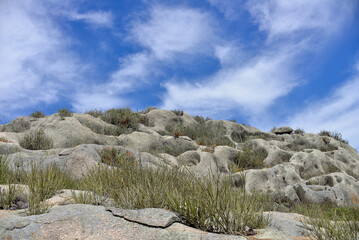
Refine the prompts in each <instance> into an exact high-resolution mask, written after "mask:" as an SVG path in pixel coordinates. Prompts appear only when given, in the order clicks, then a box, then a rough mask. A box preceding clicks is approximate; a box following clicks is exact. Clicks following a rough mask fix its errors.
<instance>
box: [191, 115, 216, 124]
mask: <svg viewBox="0 0 359 240" xmlns="http://www.w3.org/2000/svg"><path fill="white" fill-rule="evenodd" d="M193 119H194V120H196V122H198V123H199V124H205V123H206V122H207V121H209V120H212V119H211V118H209V117H206V118H204V117H202V116H199V115H196V116H194V117H193Z"/></svg>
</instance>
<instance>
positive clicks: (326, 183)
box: [0, 109, 359, 239]
mask: <svg viewBox="0 0 359 240" xmlns="http://www.w3.org/2000/svg"><path fill="white" fill-rule="evenodd" d="M142 115H143V116H144V117H146V119H147V123H146V124H139V126H138V127H137V128H136V129H135V131H133V132H131V133H127V134H121V135H119V136H111V135H105V134H103V133H105V130H104V129H108V128H111V127H113V125H111V124H109V123H107V122H104V121H103V120H101V119H100V118H96V117H93V116H90V115H87V114H76V113H75V114H73V116H71V117H65V118H60V117H59V116H58V114H53V115H51V116H48V117H45V118H33V117H20V118H17V119H15V120H14V121H12V122H11V123H9V124H6V125H0V138H3V139H6V141H0V155H3V156H6V159H7V160H8V161H9V163H10V164H11V165H12V166H14V167H18V166H19V165H20V164H21V165H23V166H25V167H26V166H28V163H31V162H32V161H37V162H41V164H43V165H44V166H46V165H48V164H50V163H56V164H57V165H58V166H60V167H64V168H65V169H67V170H68V171H69V172H70V174H71V175H72V176H73V177H75V178H81V177H82V175H83V174H86V173H87V172H88V171H89V169H91V168H96V167H98V164H99V163H100V164H103V163H101V158H100V156H99V153H98V152H99V150H101V149H102V148H104V147H107V146H111V147H113V148H117V149H121V150H123V151H130V152H133V153H134V154H135V155H136V157H137V160H138V161H140V162H141V164H142V165H143V166H147V167H153V168H158V167H166V168H173V167H178V168H184V167H185V168H187V169H189V170H190V171H191V172H193V173H194V174H196V175H197V176H207V175H208V172H209V171H211V172H212V173H215V174H219V175H221V176H222V175H223V176H225V175H228V174H233V180H234V184H235V185H236V186H241V185H243V181H242V179H241V174H243V173H245V175H246V181H245V188H246V190H247V191H249V192H252V191H262V192H270V193H272V194H273V195H274V196H275V197H276V199H278V201H279V202H288V203H296V202H302V203H326V202H331V203H335V204H337V205H344V204H350V203H352V200H353V196H359V155H358V153H357V151H356V150H355V149H354V148H352V147H351V146H349V145H348V144H346V143H343V142H341V141H338V140H336V139H334V138H332V137H329V136H319V135H317V134H310V133H300V134H295V133H291V132H292V131H293V130H292V129H289V128H288V127H283V128H279V129H276V130H275V131H273V132H262V131H260V130H259V129H257V128H254V127H251V126H245V125H242V124H238V123H234V122H230V121H225V120H208V121H205V122H202V123H201V122H199V121H198V119H197V120H196V119H195V118H193V117H191V116H190V115H188V114H186V113H183V114H178V115H176V114H174V113H173V112H171V111H167V110H158V109H154V110H151V111H149V112H148V113H143V114H142ZM203 126H204V127H205V128H207V129H212V130H211V131H212V132H215V133H216V134H217V135H218V136H217V135H216V137H218V139H220V140H219V141H218V142H219V143H220V144H221V143H225V145H220V144H206V143H205V142H203V141H202V140H201V139H192V138H191V137H190V136H186V134H184V133H186V132H188V129H189V128H192V129H196V128H200V127H203ZM39 130H43V131H44V133H45V134H46V135H47V136H48V137H49V138H51V139H52V140H53V148H51V149H48V150H27V149H24V148H22V147H21V146H20V142H21V140H22V139H23V138H24V136H25V135H26V134H27V133H29V132H34V131H39ZM181 131H183V132H181ZM188 135H190V134H188ZM201 141H202V142H201ZM253 151H261V152H262V153H263V158H262V159H261V160H262V161H261V162H260V164H257V165H256V166H253V167H251V164H249V165H248V166H249V167H246V168H245V169H244V171H243V169H236V168H237V167H238V156H239V155H241V154H248V153H250V152H253ZM245 156H247V155H245ZM238 170H241V171H240V172H239V171H238ZM59 208H60V207H59ZM59 208H53V209H52V210H51V211H50V212H49V213H47V214H48V215H46V214H44V215H39V216H29V217H26V219H27V218H28V219H29V220H25V218H24V217H21V216H19V215H18V213H6V214H5V215H6V217H4V214H3V213H2V215H0V226H4V225H2V224H1V221H2V220H3V219H5V218H6V219H7V218H8V217H10V218H11V219H13V221H14V222H15V223H16V224H18V222H23V221H24V222H31V221H34V222H38V220H34V219H35V218H36V219H41V218H44V219H45V218H46V216H51V218H56V216H60V215H61V214H62V213H63V212H67V211H68V212H72V213H74V214H75V213H76V211H77V212H78V214H80V213H79V211H81V214H84V213H85V212H91V211H92V212H94V213H96V214H95V216H93V218H96V217H97V218H99V219H111V220H109V221H110V222H112V221H114V220H113V219H117V218H115V216H114V214H113V212H112V214H111V212H109V211H107V210H105V208H104V207H94V206H87V205H83V206H82V205H81V206H78V207H74V205H68V206H63V207H62V208H63V209H62V210H61V211H60V210H57V209H59ZM89 209H91V210H89ZM151 211H155V212H156V210H153V209H152V210H151ZM58 214H60V215H58ZM278 214H279V213H278ZM20 215H21V214H20ZM122 215H123V214H122ZM64 216H66V215H64ZM73 216H75V215H73ZM21 219H24V220H21ZM68 219H70V218H68ZM121 219H124V220H126V219H125V218H123V217H122V218H121ZM39 221H40V222H41V221H45V220H39ZM59 221H63V220H59ZM66 221H67V220H66ZM68 221H69V222H68V223H66V224H70V222H71V221H74V224H75V222H76V224H80V225H81V224H82V223H80V222H79V221H80V220H78V219H77V220H76V221H75V220H68ZM81 221H82V220H81ZM89 221H91V220H89ZM126 221H128V219H127V220H126ZM53 222H54V224H55V222H56V221H53ZM129 222H131V224H139V223H138V222H133V221H132V220H131V221H129ZM272 223H273V222H272ZM16 224H15V225H16ZM51 224H52V223H51ZM56 224H57V223H56ZM56 224H55V225H56ZM86 224H87V223H86ZM111 224H112V223H111ZM126 224H127V223H126ZM128 224H130V223H128ZM178 224H182V223H180V222H174V223H171V224H170V226H169V227H168V226H167V227H166V228H164V229H167V228H171V226H174V225H175V226H176V227H175V229H181V228H188V227H185V226H184V225H183V226H182V225H181V226H180V227H178V226H179V225H178ZM276 224H277V225H276ZM276 224H274V223H273V224H272V226H277V228H276V229H277V230H278V229H280V227H278V222H277V223H276ZM15 225H14V226H15ZM20 225H21V224H20ZM40 225H41V224H40ZM40 225H38V226H36V227H35V225H31V224H30V223H29V224H27V225H26V226H25V227H16V226H15V227H14V228H12V227H5V228H4V227H2V228H0V234H10V232H9V231H13V230H14V229H15V230H16V231H17V232H21V234H25V235H23V236H30V235H31V234H32V233H33V232H36V234H37V233H39V232H41V231H44V230H40V229H41V226H40ZM30 226H31V227H30ZM134 226H135V225H134ZM136 226H137V225H136ZM102 227H104V226H102ZM137 227H138V226H137ZM137 227H135V228H137ZM142 227H146V228H149V226H148V224H142V223H141V228H142ZM157 227H158V226H157ZM30 228H32V229H31V230H26V229H30ZM35 228H36V229H35ZM131 228H132V227H131ZM162 228H163V227H162ZM162 228H161V229H162ZM9 229H11V230H9ZM54 229H56V228H54ZM99 229H100V228H99ZM151 229H152V228H151ZM57 230H58V231H60V230H59V229H57ZM155 230H156V231H152V230H151V232H153V234H155V235H153V236H152V237H150V235H148V238H147V239H158V238H168V236H171V235H166V234H169V233H168V232H167V230H166V232H161V231H162V230H163V229H162V230H159V229H157V228H155ZM76 231H80V230H79V229H76ZM83 231H85V232H86V230H83ZM193 231H194V232H196V231H199V230H193V229H192V230H190V232H191V234H193V235H191V234H189V235H188V236H187V235H186V236H183V238H184V239H199V236H201V234H204V235H205V236H206V237H205V238H204V239H206V238H208V239H222V237H223V239H227V237H228V238H229V239H230V238H231V236H225V237H224V236H221V237H220V238H215V237H213V236H217V235H213V236H212V235H211V234H209V233H201V234H199V235H198V234H197V232H196V233H194V232H193ZM268 231H269V230H268ZM268 231H267V232H263V234H264V235H263V236H265V234H269V235H270V234H274V233H273V232H270V231H269V232H268ZM273 231H274V230H273ZM295 231H297V232H298V231H299V230H297V229H296V230H295ZM13 232H14V231H13ZM184 232H185V231H184ZM299 232H301V231H299ZM122 233H123V234H125V232H122ZM19 234H20V233H19ZM26 234H30V235H26ZM76 234H77V233H76ZM78 234H79V235H78V236H81V237H80V238H79V239H84V238H86V237H85V236H88V237H89V239H91V238H94V236H102V235H96V234H100V230H98V231H97V230H94V232H93V233H91V234H92V235H91V234H90V235H88V233H87V232H86V233H83V232H79V233H78ZM81 234H82V235H81ZM126 234H130V233H129V232H127V233H126ZM156 234H159V235H156ZM161 234H164V235H161ZM171 234H174V233H173V232H172V233H171ZM196 234H197V235H196ZM276 234H278V236H279V235H281V234H282V237H283V236H284V237H283V238H281V237H277V238H272V239H286V238H285V236H287V237H288V236H289V235H290V234H292V233H283V232H279V233H276ZM288 234H289V235H288ZM40 235H41V234H40ZM40 235H39V237H38V239H46V237H45V235H43V236H42V235H41V236H42V237H40ZM292 235H293V234H292ZM0 236H1V235H0ZM9 236H20V235H11V234H10V235H9ZM21 236H22V235H21ZM90 236H91V237H90ZM108 236H109V237H108V239H112V238H111V237H110V235H108ZM124 236H125V235H124ZM295 236H296V237H302V236H304V234H303V233H300V234H299V233H297V234H296V235H295ZM217 237H218V236H217ZM233 237H234V236H233ZM18 238H20V237H18ZM175 238H177V235H176V237H175ZM178 238H180V237H178ZM235 238H236V239H240V237H238V236H236V237H235ZM13 239H16V238H13ZM65 239H66V238H65ZM68 239H72V238H68ZM129 239H135V238H131V236H129ZM144 239H145V238H144ZM172 239H173V238H172Z"/></svg>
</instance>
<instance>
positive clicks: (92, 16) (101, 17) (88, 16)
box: [67, 11, 114, 27]
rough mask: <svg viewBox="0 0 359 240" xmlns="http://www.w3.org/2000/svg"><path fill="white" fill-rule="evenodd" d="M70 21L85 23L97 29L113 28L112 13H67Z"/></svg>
mask: <svg viewBox="0 0 359 240" xmlns="http://www.w3.org/2000/svg"><path fill="white" fill-rule="evenodd" d="M67 14H68V17H69V19H70V20H73V21H84V22H86V23H88V24H91V25H94V26H96V27H112V25H113V19H114V17H113V15H112V13H111V12H104V11H91V12H86V13H79V12H75V11H74V12H67Z"/></svg>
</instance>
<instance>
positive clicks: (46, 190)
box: [25, 163, 66, 215]
mask: <svg viewBox="0 0 359 240" xmlns="http://www.w3.org/2000/svg"><path fill="white" fill-rule="evenodd" d="M25 176H26V184H27V185H28V187H29V196H28V202H29V208H28V215H36V214H42V213H44V212H46V210H47V209H48V208H49V206H47V204H46V203H45V202H44V201H45V200H46V199H48V198H50V197H51V196H52V195H54V194H55V193H56V192H57V191H58V190H60V189H61V188H62V187H63V185H64V182H65V176H66V175H65V174H64V171H63V170H61V169H59V168H58V167H57V166H56V165H55V164H49V165H47V167H46V168H43V167H42V166H40V165H37V164H34V163H32V164H31V166H30V171H29V172H26V174H25Z"/></svg>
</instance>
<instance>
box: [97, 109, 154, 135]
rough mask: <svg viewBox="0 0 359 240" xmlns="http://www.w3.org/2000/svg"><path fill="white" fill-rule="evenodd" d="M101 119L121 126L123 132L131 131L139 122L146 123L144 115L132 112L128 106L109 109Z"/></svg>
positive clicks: (135, 128) (136, 127)
mask: <svg viewBox="0 0 359 240" xmlns="http://www.w3.org/2000/svg"><path fill="white" fill-rule="evenodd" d="M101 119H102V120H104V121H105V122H107V123H110V124H113V125H116V126H119V127H121V128H122V129H123V133H131V132H133V131H135V130H137V129H138V127H139V124H140V123H142V124H144V125H148V119H147V118H146V116H141V115H140V114H139V113H135V112H132V110H131V109H130V108H118V109H114V108H112V109H109V110H107V111H106V112H104V114H103V115H102V116H101Z"/></svg>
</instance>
